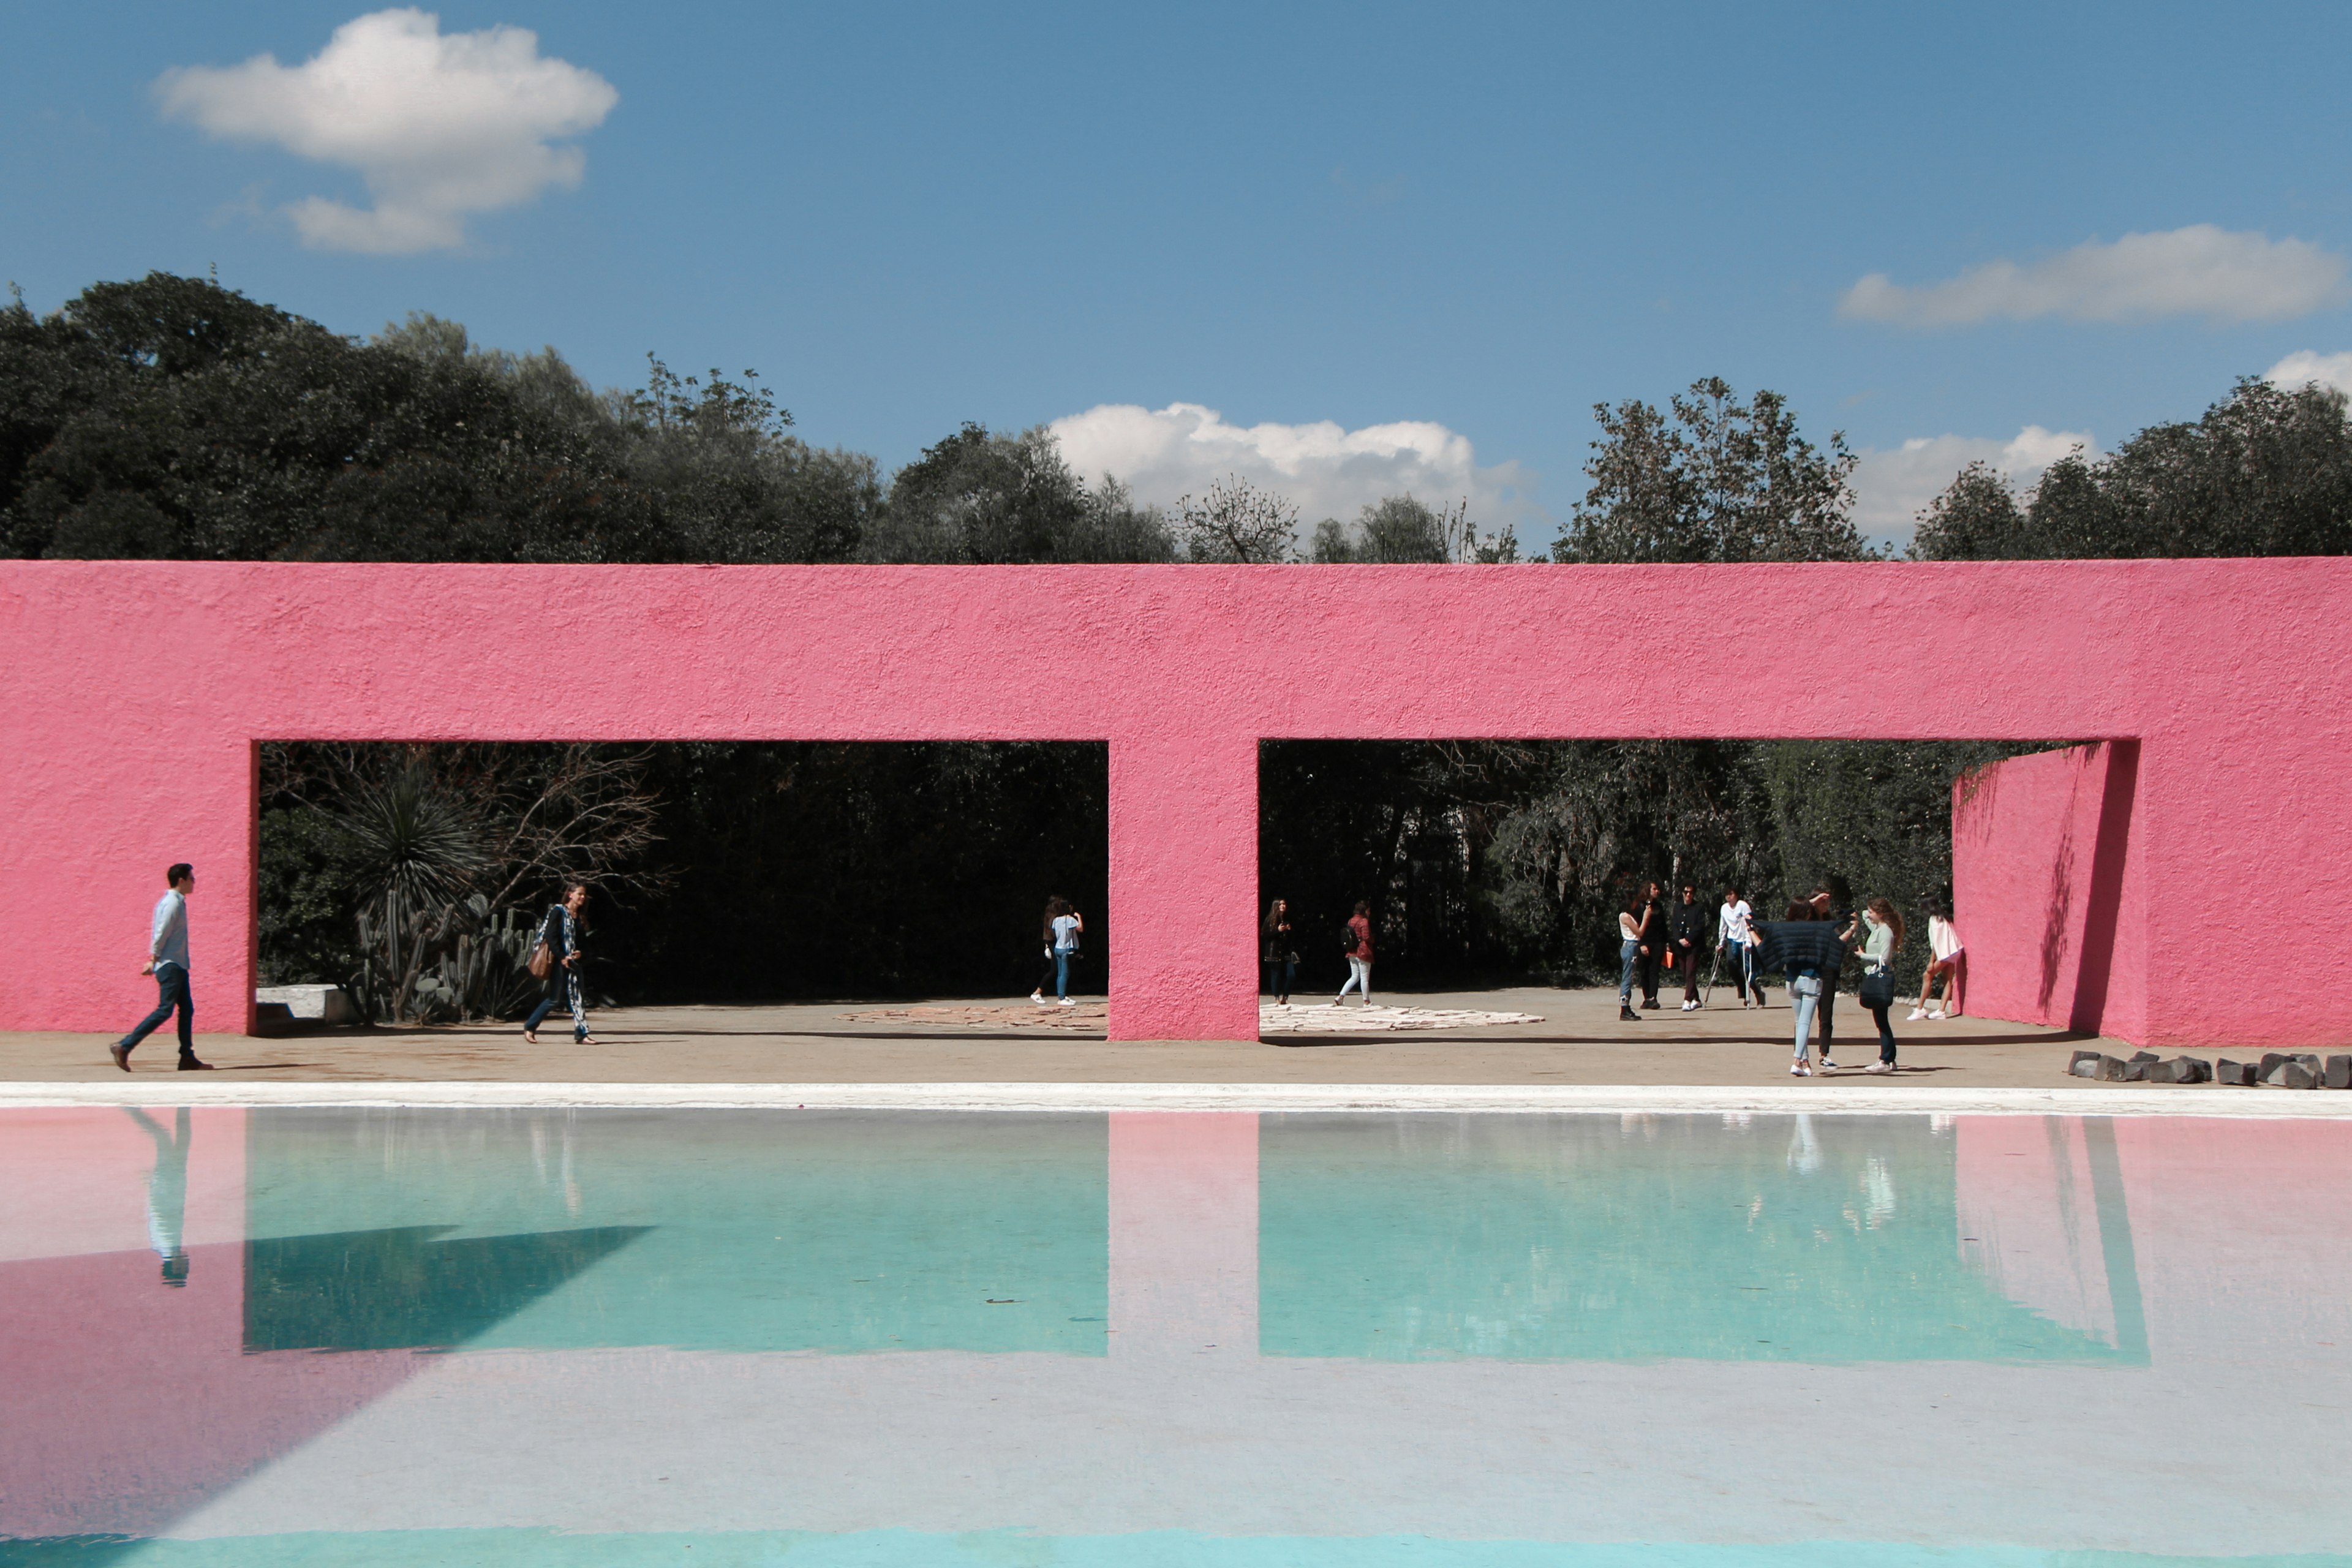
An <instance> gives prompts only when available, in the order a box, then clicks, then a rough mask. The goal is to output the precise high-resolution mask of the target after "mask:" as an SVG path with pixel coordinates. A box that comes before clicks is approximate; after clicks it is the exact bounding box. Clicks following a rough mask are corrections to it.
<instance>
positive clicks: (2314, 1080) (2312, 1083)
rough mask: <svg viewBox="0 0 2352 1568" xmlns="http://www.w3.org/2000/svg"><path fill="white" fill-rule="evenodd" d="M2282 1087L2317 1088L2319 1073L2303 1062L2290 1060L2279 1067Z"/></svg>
mask: <svg viewBox="0 0 2352 1568" xmlns="http://www.w3.org/2000/svg"><path fill="white" fill-rule="evenodd" d="M2279 1087H2280V1088H2281V1089H2317V1088H2318V1087H2319V1075H2318V1074H2317V1073H2315V1072H2314V1071H2312V1070H2311V1069H2310V1068H2307V1067H2305V1066H2304V1065H2303V1064H2302V1063H2301V1062H2289V1063H2287V1064H2286V1065H2285V1066H2284V1067H2283V1068H2279Z"/></svg>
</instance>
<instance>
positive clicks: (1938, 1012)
mask: <svg viewBox="0 0 2352 1568" xmlns="http://www.w3.org/2000/svg"><path fill="white" fill-rule="evenodd" d="M1927 1016H1929V1017H1930V1018H1940V1017H1942V1016H1944V1010H1943V1009H1942V1008H1941V1007H1938V1008H1937V1009H1936V1010H1935V1011H1934V1012H1932V1013H1930V1014H1928V1015H1927Z"/></svg>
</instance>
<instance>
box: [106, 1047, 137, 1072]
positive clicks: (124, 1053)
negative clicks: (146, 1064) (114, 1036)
mask: <svg viewBox="0 0 2352 1568" xmlns="http://www.w3.org/2000/svg"><path fill="white" fill-rule="evenodd" d="M106 1054H107V1055H108V1056H110V1057H112V1058H114V1065H115V1066H116V1067H119V1068H121V1069H122V1070H123V1071H124V1072H129V1071H130V1070H131V1047H129V1046H126V1045H124V1044H123V1043H122V1042H121V1040H117V1041H115V1042H114V1044H112V1045H110V1046H109V1047H106Z"/></svg>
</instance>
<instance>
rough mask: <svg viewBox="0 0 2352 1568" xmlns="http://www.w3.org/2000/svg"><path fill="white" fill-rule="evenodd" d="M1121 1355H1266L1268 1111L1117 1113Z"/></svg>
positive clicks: (1116, 1313) (1113, 1246) (1113, 1144)
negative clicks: (1262, 1267)
mask: <svg viewBox="0 0 2352 1568" xmlns="http://www.w3.org/2000/svg"><path fill="white" fill-rule="evenodd" d="M1110 1321H1111V1328H1112V1331H1113V1332H1112V1336H1111V1345H1110V1348H1111V1354H1112V1355H1113V1356H1115V1357H1120V1358H1127V1357H1135V1356H1144V1355H1190V1354H1193V1353H1195V1352H1199V1351H1202V1350H1204V1349H1206V1348H1208V1347H1210V1346H1215V1347H1217V1348H1218V1349H1220V1350H1222V1351H1224V1352H1239V1353H1242V1354H1246V1355H1255V1354H1256V1353H1257V1115H1256V1113H1255V1112H1254V1111H1236V1112H1228V1111H1199V1110H1173V1111H1156V1110H1149V1111H1147V1110H1126V1111H1113V1112H1112V1113H1111V1117H1110Z"/></svg>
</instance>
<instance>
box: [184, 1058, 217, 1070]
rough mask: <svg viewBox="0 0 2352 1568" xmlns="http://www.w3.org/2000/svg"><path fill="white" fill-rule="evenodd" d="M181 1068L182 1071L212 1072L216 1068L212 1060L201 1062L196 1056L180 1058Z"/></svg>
mask: <svg viewBox="0 0 2352 1568" xmlns="http://www.w3.org/2000/svg"><path fill="white" fill-rule="evenodd" d="M180 1070H181V1071H182V1072H211V1071H213V1070H214V1068H213V1064H212V1063H210V1062H200V1061H198V1060H196V1058H194V1057H182V1058H180Z"/></svg>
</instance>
